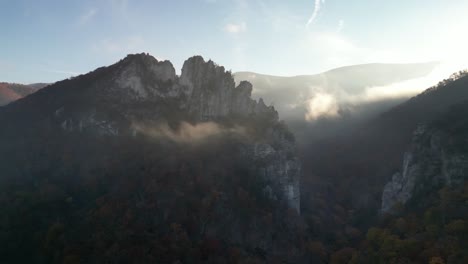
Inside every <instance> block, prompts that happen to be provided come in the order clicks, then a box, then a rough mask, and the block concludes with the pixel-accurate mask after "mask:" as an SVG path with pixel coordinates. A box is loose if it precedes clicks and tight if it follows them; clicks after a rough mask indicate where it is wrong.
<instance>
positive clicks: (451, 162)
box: [381, 125, 468, 213]
mask: <svg viewBox="0 0 468 264" xmlns="http://www.w3.org/2000/svg"><path fill="white" fill-rule="evenodd" d="M456 142H457V140H454V136H453V135H452V134H449V133H447V132H444V131H441V130H439V129H437V128H434V127H428V126H424V125H421V126H419V127H418V129H417V130H416V131H415V132H414V134H413V140H412V144H411V148H410V150H409V151H407V152H406V153H405V155H404V159H403V167H402V171H401V172H398V173H396V174H394V175H393V177H392V180H391V181H390V182H388V183H387V184H386V185H385V188H384V190H383V194H382V207H381V212H382V213H387V212H391V210H392V208H393V207H394V206H395V205H396V204H398V203H401V204H405V203H407V202H408V201H409V200H410V199H411V198H413V197H414V196H416V195H421V194H423V193H427V192H431V191H434V190H437V188H440V187H442V186H454V185H457V184H460V183H462V182H463V181H464V180H466V178H467V176H466V175H467V173H468V156H467V155H466V153H465V151H460V150H459V149H457V145H458V144H457V143H456Z"/></svg>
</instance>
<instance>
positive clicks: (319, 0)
mask: <svg viewBox="0 0 468 264" xmlns="http://www.w3.org/2000/svg"><path fill="white" fill-rule="evenodd" d="M324 3H325V0H315V8H314V12H313V13H312V16H311V17H310V18H309V20H308V21H307V24H306V27H307V28H309V27H310V25H312V23H314V22H315V20H316V19H317V16H318V14H319V12H320V9H321V8H322V5H323V4H324Z"/></svg>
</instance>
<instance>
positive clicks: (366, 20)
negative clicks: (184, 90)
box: [0, 0, 468, 83]
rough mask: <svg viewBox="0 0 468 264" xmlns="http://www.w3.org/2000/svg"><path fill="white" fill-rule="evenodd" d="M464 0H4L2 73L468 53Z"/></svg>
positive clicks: (302, 63) (53, 74)
mask: <svg viewBox="0 0 468 264" xmlns="http://www.w3.org/2000/svg"><path fill="white" fill-rule="evenodd" d="M467 14H468V1H466V0H450V1H448V0H424V1H423V0H412V1H408V0H393V1H388V0H353V1H349V0H291V1H284V0H170V1H169V0H134V1H132V0H68V1H63V0H42V1H37V0H15V1H11V0H0V36H1V39H0V43H1V44H0V81H8V82H20V83H30V82H52V81H57V80H60V79H64V78H67V77H70V76H72V75H77V74H80V73H86V72H88V71H90V70H93V69H95V68H97V67H100V66H104V65H109V64H112V63H114V62H116V61H118V60H119V59H121V58H123V57H125V55H126V54H128V53H137V52H149V53H150V54H152V55H153V56H155V57H156V58H158V59H168V60H171V61H172V62H173V63H174V65H175V67H176V70H177V71H178V72H179V71H180V68H181V66H182V63H183V61H184V60H185V59H187V58H188V57H190V56H193V55H202V56H204V57H205V58H207V59H208V58H210V59H212V60H214V61H215V62H217V63H218V64H221V65H224V66H225V67H226V68H227V69H232V70H233V71H255V72H259V73H266V74H272V75H283V76H287V75H299V74H313V73H318V72H321V71H324V70H328V69H331V68H335V67H340V66H344V65H351V64H361V63H368V62H398V63H399V62H422V61H432V60H451V61H455V62H464V61H468V34H466V29H467V28H468V15H467Z"/></svg>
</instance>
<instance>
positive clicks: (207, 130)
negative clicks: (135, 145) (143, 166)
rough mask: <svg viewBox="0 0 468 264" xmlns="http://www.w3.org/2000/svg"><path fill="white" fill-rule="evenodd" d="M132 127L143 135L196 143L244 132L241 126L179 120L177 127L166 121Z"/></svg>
mask: <svg viewBox="0 0 468 264" xmlns="http://www.w3.org/2000/svg"><path fill="white" fill-rule="evenodd" d="M132 127H133V129H134V130H135V131H136V132H137V133H141V134H143V135H145V136H149V137H153V138H157V139H168V140H171V141H174V142H177V143H197V142H200V141H203V140H205V139H208V138H210V137H215V136H219V135H222V134H226V133H235V134H245V133H246V132H245V128H243V127H233V128H225V127H222V126H220V125H219V124H216V123H214V122H204V123H199V124H195V125H192V124H190V123H187V122H181V123H180V125H179V127H178V128H177V129H172V128H170V127H169V125H168V124H167V123H163V124H158V125H148V124H142V123H134V124H133V125H132Z"/></svg>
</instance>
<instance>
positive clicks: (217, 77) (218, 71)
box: [180, 56, 277, 120]
mask: <svg viewBox="0 0 468 264" xmlns="http://www.w3.org/2000/svg"><path fill="white" fill-rule="evenodd" d="M180 84H181V85H182V86H184V87H185V89H183V90H184V91H185V94H186V96H187V98H188V101H187V108H188V111H189V112H190V113H192V114H194V115H195V116H196V118H197V119H198V120H213V119H217V118H219V117H224V116H228V115H244V116H248V115H251V114H255V113H262V112H271V113H273V114H276V111H275V110H274V109H273V108H272V107H267V106H266V105H265V104H264V103H263V100H259V102H256V101H255V100H253V99H252V98H251V95H252V85H251V84H250V83H249V82H246V81H243V82H240V84H239V85H238V86H237V87H236V86H235V82H234V78H233V76H232V75H231V73H230V72H228V71H226V70H225V69H224V67H222V66H217V65H216V64H215V63H214V62H212V61H208V62H205V60H204V59H203V58H202V57H200V56H195V57H192V58H190V59H188V60H187V61H186V62H185V63H184V66H183V68H182V74H181V76H180ZM276 115H277V114H276Z"/></svg>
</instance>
